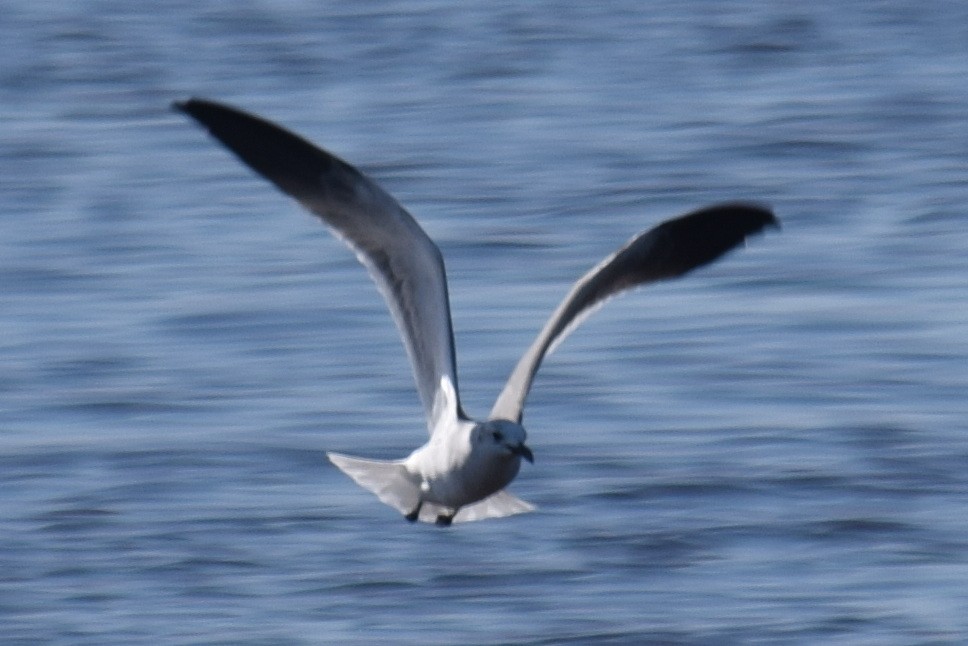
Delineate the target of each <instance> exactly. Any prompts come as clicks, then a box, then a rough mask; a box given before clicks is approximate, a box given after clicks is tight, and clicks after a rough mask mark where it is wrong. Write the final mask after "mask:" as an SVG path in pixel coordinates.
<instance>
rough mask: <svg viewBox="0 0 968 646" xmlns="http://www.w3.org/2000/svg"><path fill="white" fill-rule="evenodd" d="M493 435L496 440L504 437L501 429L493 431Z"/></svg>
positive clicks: (498, 440)
mask: <svg viewBox="0 0 968 646" xmlns="http://www.w3.org/2000/svg"><path fill="white" fill-rule="evenodd" d="M491 437H493V438H494V441H495V442H500V441H501V440H503V439H504V434H503V433H501V431H494V432H493V433H491Z"/></svg>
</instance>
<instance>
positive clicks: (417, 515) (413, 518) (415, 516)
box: [404, 501, 439, 523]
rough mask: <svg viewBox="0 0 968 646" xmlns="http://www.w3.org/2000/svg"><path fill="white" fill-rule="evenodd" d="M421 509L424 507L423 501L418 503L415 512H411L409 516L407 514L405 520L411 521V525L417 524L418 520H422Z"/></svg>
mask: <svg viewBox="0 0 968 646" xmlns="http://www.w3.org/2000/svg"><path fill="white" fill-rule="evenodd" d="M421 507H423V501H421V502H418V503H417V506H416V507H414V509H413V511H412V512H410V513H409V514H407V515H406V516H404V518H406V519H407V520H409V521H410V522H411V523H413V522H416V521H417V519H418V518H420V508H421ZM438 520H439V519H438Z"/></svg>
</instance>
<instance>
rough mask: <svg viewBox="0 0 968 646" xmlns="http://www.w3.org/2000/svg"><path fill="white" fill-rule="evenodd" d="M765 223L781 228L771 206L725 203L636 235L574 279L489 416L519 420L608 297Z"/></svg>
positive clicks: (693, 264) (669, 272)
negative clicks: (553, 363)
mask: <svg viewBox="0 0 968 646" xmlns="http://www.w3.org/2000/svg"><path fill="white" fill-rule="evenodd" d="M766 226H779V223H778V221H777V219H776V218H775V217H774V215H773V213H772V212H771V211H770V210H769V209H766V208H764V207H762V206H757V205H754V204H745V203H725V204H717V205H713V206H708V207H705V208H703V209H699V210H698V211H693V212H692V213H688V214H686V215H683V216H680V217H678V218H675V219H672V220H668V221H666V222H663V223H662V224H659V225H658V226H656V227H654V228H653V229H650V230H648V231H646V232H644V233H641V234H639V235H637V236H636V237H634V238H633V239H632V240H630V241H629V242H628V243H627V244H626V245H625V246H624V247H622V248H621V249H619V250H618V251H616V252H615V253H614V254H612V255H611V256H609V257H608V258H606V259H605V260H603V261H602V262H601V263H600V264H599V265H597V266H596V267H594V268H592V270H591V271H589V272H588V273H587V274H585V275H584V276H583V277H582V278H581V279H579V280H578V282H577V283H575V285H574V286H573V287H572V288H571V291H570V292H569V293H568V295H567V296H565V298H564V300H562V302H561V304H560V305H559V306H558V308H557V309H556V310H555V311H554V313H553V314H552V315H551V317H550V318H549V319H548V322H547V323H545V326H544V328H543V329H542V330H541V332H540V333H539V334H538V336H537V338H536V339H535V340H534V342H533V343H532V344H531V347H529V348H528V350H527V352H525V353H524V355H523V356H522V357H521V359H520V360H519V361H518V364H517V366H515V368H514V371H513V372H512V373H511V376H510V377H509V378H508V380H507V382H506V384H505V386H504V389H503V390H502V391H501V394H500V395H498V398H497V400H496V401H495V403H494V406H493V408H492V409H491V413H490V417H491V418H492V419H509V420H513V421H517V422H519V423H520V421H521V418H522V416H523V409H524V402H525V399H526V398H527V396H528V392H529V391H530V390H531V383H532V381H533V380H534V376H535V373H536V372H537V371H538V368H539V367H540V365H541V361H542V360H543V359H544V357H545V356H546V355H547V354H549V353H550V352H551V351H552V350H553V349H554V348H555V347H557V345H558V344H559V343H561V341H562V340H564V338H565V337H566V336H567V335H568V334H569V333H570V332H571V331H572V330H573V329H574V328H575V327H577V326H578V325H579V324H580V323H581V322H582V321H583V320H584V319H585V317H587V316H588V315H589V314H591V313H592V312H594V311H595V309H596V308H597V307H598V306H600V305H602V304H603V303H604V302H605V301H606V300H608V299H609V298H611V297H613V296H615V295H617V294H619V293H621V292H624V291H626V290H629V289H632V288H634V287H637V286H640V285H645V284H648V283H651V282H654V281H658V280H664V279H669V278H676V277H678V276H682V275H683V274H686V273H688V272H689V271H691V270H693V269H695V268H697V267H701V266H702V265H705V264H707V263H710V262H713V261H714V260H716V259H717V258H719V257H720V256H722V255H723V254H725V253H726V252H727V251H729V250H731V249H733V248H734V247H736V246H737V245H739V244H740V243H742V242H744V241H745V240H746V238H747V237H748V236H750V235H752V234H755V233H758V232H760V231H762V230H763V229H764V227H766Z"/></svg>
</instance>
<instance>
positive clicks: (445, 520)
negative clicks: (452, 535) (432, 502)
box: [434, 514, 454, 527]
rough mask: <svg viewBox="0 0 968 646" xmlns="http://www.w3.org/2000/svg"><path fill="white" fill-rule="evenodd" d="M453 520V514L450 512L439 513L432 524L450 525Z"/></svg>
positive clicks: (438, 525)
mask: <svg viewBox="0 0 968 646" xmlns="http://www.w3.org/2000/svg"><path fill="white" fill-rule="evenodd" d="M453 520H454V515H453V514H451V515H450V516H448V515H446V514H440V515H439V516H437V520H436V521H435V522H434V524H435V525H436V526H437V527H450V524H451V522H452V521H453Z"/></svg>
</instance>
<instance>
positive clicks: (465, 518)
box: [454, 489, 535, 523]
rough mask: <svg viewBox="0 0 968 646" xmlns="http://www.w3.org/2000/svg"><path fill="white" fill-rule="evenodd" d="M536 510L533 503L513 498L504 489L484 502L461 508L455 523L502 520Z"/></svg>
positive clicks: (455, 517)
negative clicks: (488, 519) (490, 519)
mask: <svg viewBox="0 0 968 646" xmlns="http://www.w3.org/2000/svg"><path fill="white" fill-rule="evenodd" d="M534 510H535V506H534V505H532V504H531V503H528V502H525V501H523V500H521V499H520V498H518V497H517V496H512V495H511V494H510V493H508V492H507V491H506V490H504V489H502V490H501V491H498V492H497V493H494V494H491V495H490V496H488V497H487V498H485V499H484V500H479V501H478V502H475V503H474V504H472V505H467V506H466V507H461V508H460V510H459V511H458V512H457V515H456V516H454V522H455V523H466V522H469V521H472V520H484V519H485V518H501V517H502V516H513V515H514V514H525V513H527V512H529V511H534Z"/></svg>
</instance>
